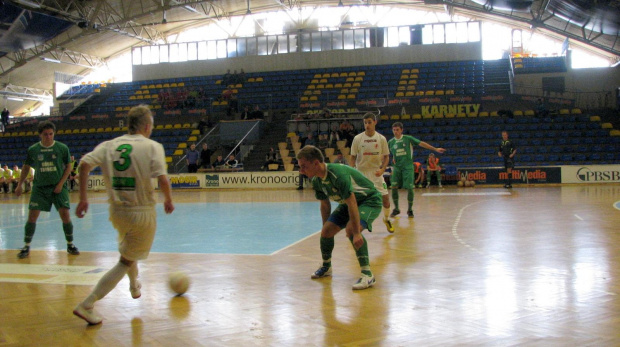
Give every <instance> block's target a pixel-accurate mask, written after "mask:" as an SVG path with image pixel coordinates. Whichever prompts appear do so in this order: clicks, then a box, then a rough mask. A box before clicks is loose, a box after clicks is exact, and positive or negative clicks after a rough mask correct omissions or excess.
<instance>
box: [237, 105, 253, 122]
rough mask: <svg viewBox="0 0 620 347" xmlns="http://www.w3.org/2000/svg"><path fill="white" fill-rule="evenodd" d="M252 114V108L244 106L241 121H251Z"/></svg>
mask: <svg viewBox="0 0 620 347" xmlns="http://www.w3.org/2000/svg"><path fill="white" fill-rule="evenodd" d="M251 113H252V112H250V108H249V107H248V106H243V111H241V116H240V117H239V118H241V119H250V117H251V116H250V114H251Z"/></svg>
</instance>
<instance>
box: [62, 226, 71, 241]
mask: <svg viewBox="0 0 620 347" xmlns="http://www.w3.org/2000/svg"><path fill="white" fill-rule="evenodd" d="M62 230H63V231H64V232H65V239H66V240H67V243H72V242H73V223H72V222H69V223H67V224H64V223H63V225H62Z"/></svg>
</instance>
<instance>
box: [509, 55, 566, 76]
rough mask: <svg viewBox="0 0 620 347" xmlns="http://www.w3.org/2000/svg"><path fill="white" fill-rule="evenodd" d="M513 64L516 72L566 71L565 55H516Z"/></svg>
mask: <svg viewBox="0 0 620 347" xmlns="http://www.w3.org/2000/svg"><path fill="white" fill-rule="evenodd" d="M512 65H513V68H514V70H513V71H514V73H515V74H532V73H550V72H566V60H565V58H564V57H514V58H512Z"/></svg>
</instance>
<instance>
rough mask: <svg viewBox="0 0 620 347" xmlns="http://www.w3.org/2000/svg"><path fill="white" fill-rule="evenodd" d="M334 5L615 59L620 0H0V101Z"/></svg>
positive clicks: (619, 50) (619, 44) (618, 44)
mask: <svg viewBox="0 0 620 347" xmlns="http://www.w3.org/2000/svg"><path fill="white" fill-rule="evenodd" d="M339 5H342V6H368V5H372V6H375V5H386V6H392V7H403V8H412V9H418V10H426V11H440V12H442V13H449V14H451V15H463V16H466V17H471V18H472V19H474V20H484V21H494V22H500V23H506V24H508V25H511V26H515V27H519V28H522V29H524V30H535V31H539V32H541V33H545V34H547V35H549V36H552V37H555V38H557V39H560V40H563V39H564V38H566V37H568V38H570V41H571V44H577V45H581V46H583V47H586V48H588V49H591V50H593V51H594V52H596V53H597V54H599V55H602V56H606V57H609V59H616V60H617V59H618V56H620V42H619V41H618V36H619V35H618V34H619V31H620V15H619V14H620V0H598V1H585V0H448V1H441V0H413V1H411V0H408V1H398V0H396V1H387V0H386V1H382V0H378V1H374V0H368V1H366V0H338V1H337V0H325V1H321V0H309V1H303V2H302V1H300V0H221V1H200V0H162V1H153V0H131V1H127V0H0V97H2V96H4V97H5V98H6V96H7V95H9V92H11V93H20V92H22V91H23V93H26V94H27V93H31V94H32V91H33V90H35V91H42V92H41V93H34V94H32V95H33V96H37V95H38V94H43V95H44V96H46V97H49V93H51V90H52V85H53V82H54V74H55V72H61V73H66V74H73V75H84V74H86V73H87V72H88V71H90V69H91V68H96V67H100V66H102V65H103V64H105V62H106V61H107V60H108V59H110V58H113V57H114V56H116V55H118V54H120V53H122V52H126V51H127V50H128V49H130V48H131V47H133V46H140V45H147V44H157V43H162V42H166V38H167V37H168V36H170V35H171V34H175V33H179V32H182V31H185V30H187V29H189V28H192V27H198V26H203V25H205V24H207V23H208V22H209V21H214V20H219V19H225V18H229V17H232V16H243V15H246V14H249V13H260V12H267V11H275V10H292V9H296V8H299V7H301V6H304V7H305V6H339ZM297 29H306V28H302V27H298V28H297ZM307 29H314V28H307ZM46 91H47V92H46ZM3 102H6V101H4V100H3ZM35 102H36V101H34V100H33V101H31V103H35Z"/></svg>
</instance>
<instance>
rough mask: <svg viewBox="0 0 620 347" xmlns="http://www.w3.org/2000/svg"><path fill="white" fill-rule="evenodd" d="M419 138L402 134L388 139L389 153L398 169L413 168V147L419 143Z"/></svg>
mask: <svg viewBox="0 0 620 347" xmlns="http://www.w3.org/2000/svg"><path fill="white" fill-rule="evenodd" d="M420 142H422V141H420V140H418V139H416V138H415V137H413V136H410V135H403V136H401V138H400V139H396V138H395V137H393V138H392V139H391V140H390V141H388V147H389V148H390V154H392V157H393V158H394V162H395V167H396V168H397V169H400V170H413V147H414V146H417V145H419V144H420Z"/></svg>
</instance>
